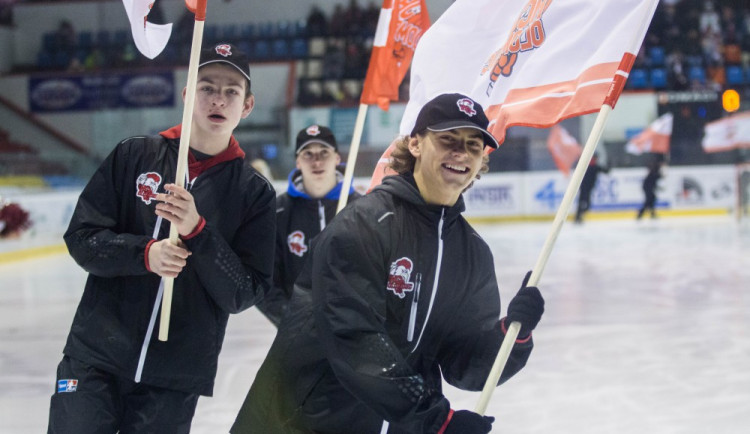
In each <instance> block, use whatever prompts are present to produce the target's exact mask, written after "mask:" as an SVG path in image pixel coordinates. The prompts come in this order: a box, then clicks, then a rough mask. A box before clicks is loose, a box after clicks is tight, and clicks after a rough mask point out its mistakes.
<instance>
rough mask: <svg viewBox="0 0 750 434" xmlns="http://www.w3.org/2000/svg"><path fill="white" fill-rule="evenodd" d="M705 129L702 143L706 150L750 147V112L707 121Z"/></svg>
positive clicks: (715, 150) (719, 150)
mask: <svg viewBox="0 0 750 434" xmlns="http://www.w3.org/2000/svg"><path fill="white" fill-rule="evenodd" d="M703 131H704V135H703V141H702V144H703V150H704V151H706V152H722V151H731V150H732V149H737V148H750V112H742V113H738V114H735V115H732V116H729V117H726V118H724V119H719V120H718V121H714V122H710V123H707V124H706V126H705V127H704V129H703Z"/></svg>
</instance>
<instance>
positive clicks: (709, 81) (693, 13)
mask: <svg viewBox="0 0 750 434" xmlns="http://www.w3.org/2000/svg"><path fill="white" fill-rule="evenodd" d="M746 84H750V1H748V0H734V1H719V0H677V1H675V0H671V1H665V0H662V1H661V2H660V3H659V6H658V8H657V9H656V13H655V14H654V18H653V20H652V22H651V26H650V27H649V29H648V32H647V34H646V38H645V40H644V43H643V45H642V47H641V50H640V52H639V53H638V56H637V58H636V63H635V65H634V66H633V69H632V71H631V75H630V78H629V80H628V87H629V88H631V89H657V90H722V89H723V88H725V87H727V86H743V85H746Z"/></svg>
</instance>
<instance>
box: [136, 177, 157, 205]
mask: <svg viewBox="0 0 750 434" xmlns="http://www.w3.org/2000/svg"><path fill="white" fill-rule="evenodd" d="M159 184H161V175H159V174H158V173H156V172H148V173H141V174H140V175H139V176H138V179H136V181H135V195H136V196H138V197H140V198H141V200H142V201H143V202H144V203H145V204H146V205H151V201H152V200H154V199H156V192H157V191H159Z"/></svg>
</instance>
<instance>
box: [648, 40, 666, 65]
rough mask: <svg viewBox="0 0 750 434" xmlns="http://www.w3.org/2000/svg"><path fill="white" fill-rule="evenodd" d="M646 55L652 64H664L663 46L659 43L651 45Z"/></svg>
mask: <svg viewBox="0 0 750 434" xmlns="http://www.w3.org/2000/svg"><path fill="white" fill-rule="evenodd" d="M648 57H649V59H651V64H652V65H653V66H664V57H665V55H664V47H661V46H659V45H656V46H653V47H651V48H650V49H649V50H648Z"/></svg>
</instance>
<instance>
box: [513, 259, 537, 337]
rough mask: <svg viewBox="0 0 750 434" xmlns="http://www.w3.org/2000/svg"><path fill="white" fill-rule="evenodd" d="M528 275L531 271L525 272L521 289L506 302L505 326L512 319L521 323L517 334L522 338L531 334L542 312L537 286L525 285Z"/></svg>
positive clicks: (529, 275) (527, 281)
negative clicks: (508, 302)
mask: <svg viewBox="0 0 750 434" xmlns="http://www.w3.org/2000/svg"><path fill="white" fill-rule="evenodd" d="M530 277H531V271H529V272H528V273H526V277H525V278H524V279H523V283H522V284H521V289H519V290H518V293H517V294H516V296H515V297H513V299H512V300H511V301H510V304H508V316H507V317H506V318H505V326H506V327H510V323H512V322H514V321H518V322H520V323H521V331H520V332H518V336H520V337H522V338H525V337H527V336H529V335H530V334H531V331H532V330H534V328H536V325H537V324H539V320H540V319H542V314H543V313H544V298H542V293H541V292H539V288H537V287H536V286H526V284H527V283H529V278H530Z"/></svg>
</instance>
